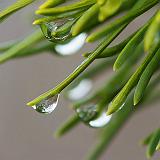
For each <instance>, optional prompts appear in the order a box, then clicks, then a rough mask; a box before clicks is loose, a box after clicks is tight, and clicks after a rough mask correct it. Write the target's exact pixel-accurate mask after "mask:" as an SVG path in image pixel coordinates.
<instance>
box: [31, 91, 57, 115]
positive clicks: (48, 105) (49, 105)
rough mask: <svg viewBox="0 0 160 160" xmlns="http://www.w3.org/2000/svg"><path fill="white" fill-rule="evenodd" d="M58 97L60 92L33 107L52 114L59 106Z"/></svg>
mask: <svg viewBox="0 0 160 160" xmlns="http://www.w3.org/2000/svg"><path fill="white" fill-rule="evenodd" d="M58 99H59V94H57V95H55V96H53V97H48V98H45V99H43V100H42V101H41V102H39V103H38V104H36V105H35V106H33V109H35V110H36V111H37V112H39V113H44V114H50V113H52V112H53V111H54V109H55V108H56V107H57V104H58Z"/></svg>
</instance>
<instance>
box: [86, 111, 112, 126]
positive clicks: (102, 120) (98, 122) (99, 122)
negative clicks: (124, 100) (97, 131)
mask: <svg viewBox="0 0 160 160" xmlns="http://www.w3.org/2000/svg"><path fill="white" fill-rule="evenodd" d="M111 117H112V115H106V113H105V112H102V113H101V115H100V116H99V117H98V118H97V119H95V120H92V121H90V122H89V125H90V126H91V127H94V128H99V127H104V126H105V125H106V124H107V123H108V122H109V121H110V119H111Z"/></svg>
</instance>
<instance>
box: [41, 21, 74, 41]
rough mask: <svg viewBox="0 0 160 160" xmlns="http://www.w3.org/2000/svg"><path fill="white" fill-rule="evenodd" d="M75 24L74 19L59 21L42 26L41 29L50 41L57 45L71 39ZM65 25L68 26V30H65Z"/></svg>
mask: <svg viewBox="0 0 160 160" xmlns="http://www.w3.org/2000/svg"><path fill="white" fill-rule="evenodd" d="M74 22H75V19H73V18H72V19H71V18H70V19H59V20H55V21H53V22H46V23H43V24H41V25H40V27H41V30H42V32H43V34H44V35H45V37H46V38H47V39H48V40H49V41H52V42H55V43H62V42H63V41H65V40H68V39H69V38H71V32H70V29H71V26H72V25H73V24H74ZM68 23H69V24H68ZM67 24H68V25H67ZM65 25H67V27H68V29H64V28H65V27H64V26H65ZM63 27H64V28H63ZM58 30H59V31H58ZM60 30H61V31H60Z"/></svg>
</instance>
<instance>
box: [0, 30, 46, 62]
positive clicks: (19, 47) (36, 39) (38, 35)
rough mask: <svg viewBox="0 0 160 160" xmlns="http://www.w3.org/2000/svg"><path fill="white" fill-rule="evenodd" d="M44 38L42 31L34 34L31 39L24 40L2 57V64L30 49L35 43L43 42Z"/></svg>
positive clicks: (0, 60) (0, 56)
mask: <svg viewBox="0 0 160 160" xmlns="http://www.w3.org/2000/svg"><path fill="white" fill-rule="evenodd" d="M43 38H44V36H43V34H42V32H41V31H40V30H38V31H36V32H34V33H33V34H31V35H30V36H29V37H27V38H25V39H24V40H22V41H21V42H19V43H17V44H16V45H14V46H13V47H11V48H10V49H8V50H7V51H6V52H4V53H3V54H1V55H0V63H3V62H5V61H7V60H9V59H10V58H12V57H14V56H16V55H18V54H19V53H20V52H21V51H23V50H24V49H26V48H28V47H30V46H31V45H33V44H34V43H36V42H39V41H41V40H42V39H43Z"/></svg>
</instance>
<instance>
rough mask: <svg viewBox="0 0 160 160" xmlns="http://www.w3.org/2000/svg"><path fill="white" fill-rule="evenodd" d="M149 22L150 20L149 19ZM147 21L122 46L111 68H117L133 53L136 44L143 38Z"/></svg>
mask: <svg viewBox="0 0 160 160" xmlns="http://www.w3.org/2000/svg"><path fill="white" fill-rule="evenodd" d="M149 22H150V21H149ZM149 22H148V23H146V24H145V25H144V26H143V27H142V28H141V29H140V30H139V31H138V32H137V33H136V34H135V35H134V36H133V37H132V39H131V40H130V41H129V42H128V43H127V45H126V46H125V47H124V48H123V50H122V51H121V53H120V54H119V56H118V58H117V59H116V61H115V63H114V66H113V69H114V70H118V69H119V68H120V67H121V66H122V65H123V64H124V62H125V60H126V59H127V58H128V57H130V56H132V55H131V54H134V50H135V49H136V47H137V46H138V44H139V43H140V42H141V41H142V40H143V36H144V33H145V31H146V29H147V27H148V25H149Z"/></svg>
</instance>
